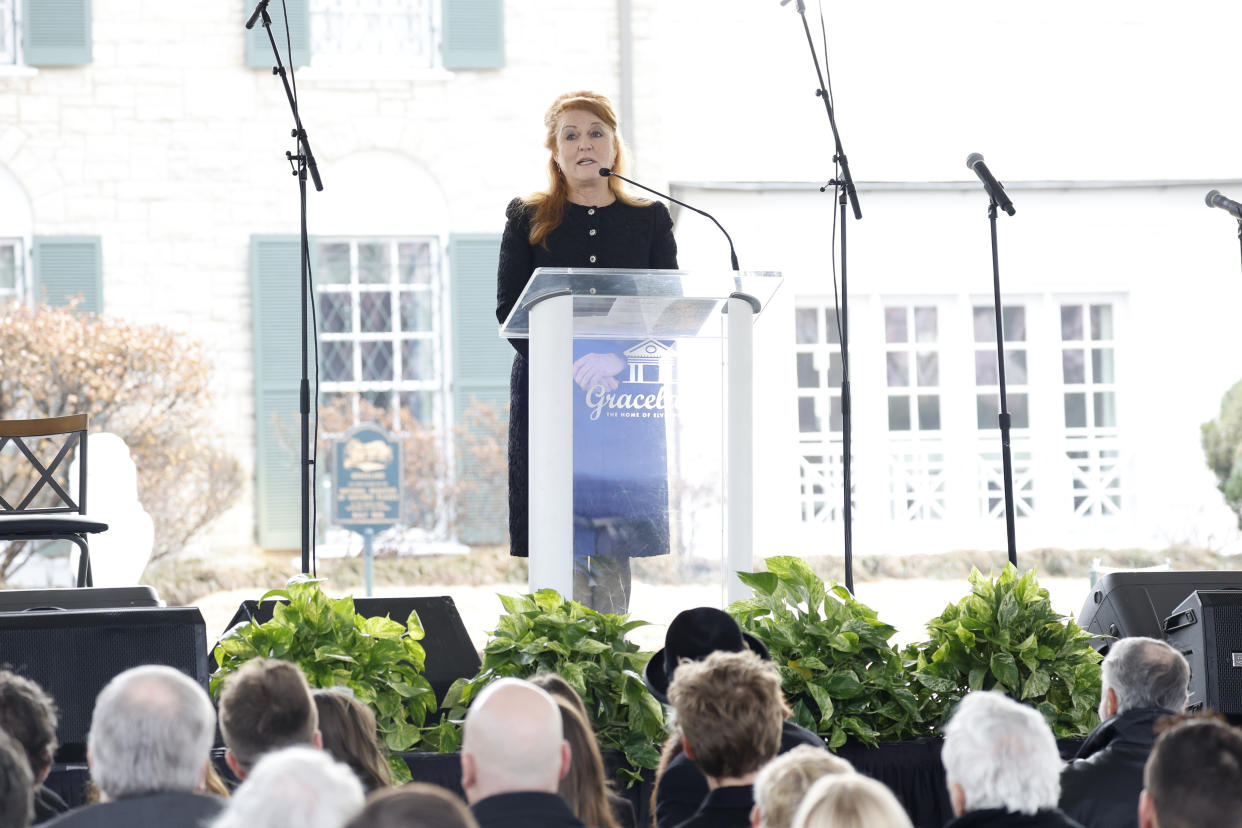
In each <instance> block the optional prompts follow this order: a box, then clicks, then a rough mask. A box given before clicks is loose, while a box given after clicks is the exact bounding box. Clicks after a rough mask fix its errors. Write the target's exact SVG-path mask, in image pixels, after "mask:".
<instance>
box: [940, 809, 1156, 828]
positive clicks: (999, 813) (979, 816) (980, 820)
mask: <svg viewBox="0 0 1242 828" xmlns="http://www.w3.org/2000/svg"><path fill="white" fill-rule="evenodd" d="M1135 807H1138V806H1137V805H1136V806H1135ZM944 828H1082V826H1081V825H1080V824H1078V823H1077V822H1075V821H1074V820H1072V819H1070V818H1069V817H1067V816H1066V815H1065V814H1064V813H1062V812H1061V811H1060V810H1059V809H1051V810H1046V811H1036V812H1035V813H1034V814H1031V815H1027V814H1018V813H1014V812H1013V811H1006V810H1004V809H1002V808H985V809H983V810H979V811H967V812H966V813H964V814H962V815H961V816H960V817H958V818H957V819H951V820H949V821H948V822H947V823H945V826H944Z"/></svg>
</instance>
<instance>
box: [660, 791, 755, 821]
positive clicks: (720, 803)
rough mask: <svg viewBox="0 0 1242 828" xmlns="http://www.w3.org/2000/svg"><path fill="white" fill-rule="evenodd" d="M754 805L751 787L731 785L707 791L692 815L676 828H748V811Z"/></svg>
mask: <svg viewBox="0 0 1242 828" xmlns="http://www.w3.org/2000/svg"><path fill="white" fill-rule="evenodd" d="M754 805H755V790H754V787H753V786H751V785H731V786H729V787H726V788H716V789H715V790H713V791H709V792H708V794H707V797H706V798H705V799H704V800H703V802H702V803H701V804H700V805H699V809H698V810H697V811H695V812H694V815H693V816H691V817H690V818H689V819H687V820H686V821H685V822H683V823H681V825H679V826H678V828H750V811H751V808H753V807H754Z"/></svg>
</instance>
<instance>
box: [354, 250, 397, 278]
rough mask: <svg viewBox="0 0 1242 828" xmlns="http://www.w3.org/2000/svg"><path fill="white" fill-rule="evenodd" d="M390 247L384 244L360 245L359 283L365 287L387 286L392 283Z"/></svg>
mask: <svg viewBox="0 0 1242 828" xmlns="http://www.w3.org/2000/svg"><path fill="white" fill-rule="evenodd" d="M388 249H389V248H388V245H387V244H384V243H383V242H360V243H359V244H358V281H359V282H360V283H362V284H364V285H386V284H388V283H390V282H391V281H392V277H391V272H390V268H389V263H388Z"/></svg>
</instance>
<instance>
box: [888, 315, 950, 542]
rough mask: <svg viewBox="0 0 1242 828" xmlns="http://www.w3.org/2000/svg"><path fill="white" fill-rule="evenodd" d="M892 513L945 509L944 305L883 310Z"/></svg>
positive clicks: (929, 515)
mask: <svg viewBox="0 0 1242 828" xmlns="http://www.w3.org/2000/svg"><path fill="white" fill-rule="evenodd" d="M884 365H885V386H886V388H887V401H888V435H889V455H888V459H889V496H890V503H889V509H890V514H891V516H892V517H893V518H894V519H895V520H901V521H908V520H935V519H939V518H943V517H944V516H945V511H946V499H945V498H946V489H945V486H946V482H947V475H946V472H947V467H946V463H945V452H944V446H943V442H942V440H941V417H940V414H941V411H940V402H941V401H940V394H941V390H940V309H939V308H938V307H937V306H936V305H930V304H923V303H919V304H910V305H904V304H903V305H896V304H888V305H886V306H885V308H884Z"/></svg>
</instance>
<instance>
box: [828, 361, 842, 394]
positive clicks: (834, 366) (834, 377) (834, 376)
mask: <svg viewBox="0 0 1242 828" xmlns="http://www.w3.org/2000/svg"><path fill="white" fill-rule="evenodd" d="M841 376H842V372H841V354H839V353H833V354H829V355H828V386H829V387H830V388H840V387H841Z"/></svg>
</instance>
